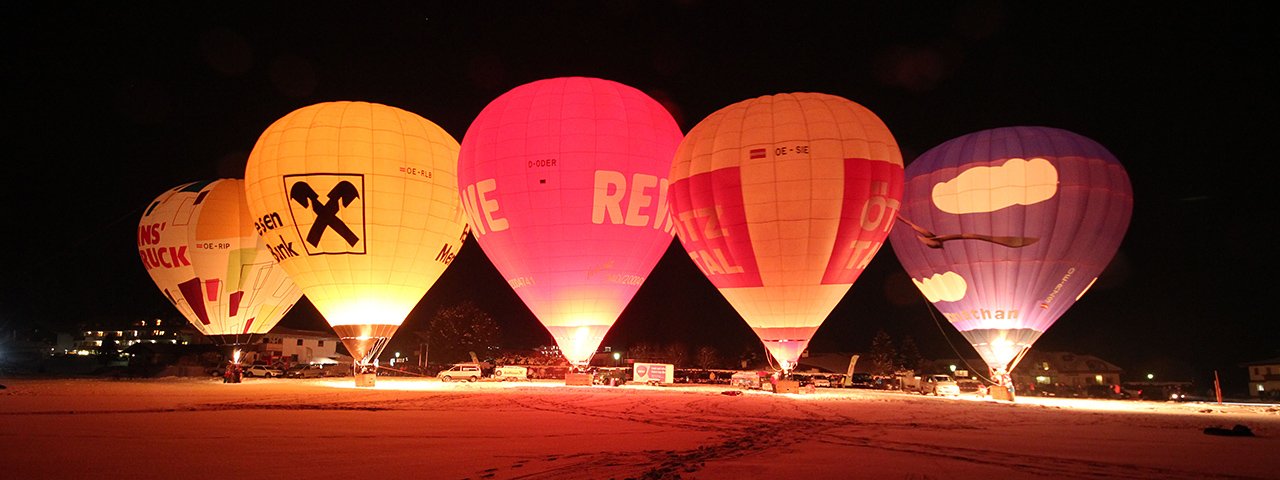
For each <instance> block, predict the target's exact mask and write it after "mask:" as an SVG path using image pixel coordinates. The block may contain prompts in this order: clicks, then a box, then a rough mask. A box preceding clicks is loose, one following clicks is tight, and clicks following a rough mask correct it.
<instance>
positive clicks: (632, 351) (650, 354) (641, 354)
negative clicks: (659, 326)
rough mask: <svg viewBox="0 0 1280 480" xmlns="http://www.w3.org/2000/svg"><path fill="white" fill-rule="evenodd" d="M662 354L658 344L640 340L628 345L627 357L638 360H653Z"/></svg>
mask: <svg viewBox="0 0 1280 480" xmlns="http://www.w3.org/2000/svg"><path fill="white" fill-rule="evenodd" d="M659 355H661V352H659V351H658V346H657V345H654V344H652V343H649V342H640V343H637V344H634V345H631V346H630V347H627V357H628V358H631V359H632V360H635V361H637V362H652V361H654V360H656V359H657V358H658V356H659Z"/></svg>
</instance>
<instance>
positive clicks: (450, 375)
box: [436, 363, 484, 382]
mask: <svg viewBox="0 0 1280 480" xmlns="http://www.w3.org/2000/svg"><path fill="white" fill-rule="evenodd" d="M483 376H484V374H483V373H482V371H481V370H480V365H479V364H475V363H459V364H457V365H454V366H452V367H449V369H448V370H445V371H443V372H440V374H439V375H436V377H438V378H439V379H440V381H441V382H452V381H454V380H458V381H464V380H465V381H468V382H474V381H476V380H479V379H480V378H481V377H483Z"/></svg>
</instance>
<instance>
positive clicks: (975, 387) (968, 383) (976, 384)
mask: <svg viewBox="0 0 1280 480" xmlns="http://www.w3.org/2000/svg"><path fill="white" fill-rule="evenodd" d="M956 387H957V388H959V389H960V393H978V392H980V391H982V387H983V385H982V382H981V381H978V380H974V379H972V378H966V379H964V380H956Z"/></svg>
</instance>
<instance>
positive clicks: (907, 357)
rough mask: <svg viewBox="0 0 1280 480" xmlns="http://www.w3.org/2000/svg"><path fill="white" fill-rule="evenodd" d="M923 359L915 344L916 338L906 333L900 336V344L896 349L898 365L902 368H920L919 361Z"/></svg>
mask: <svg viewBox="0 0 1280 480" xmlns="http://www.w3.org/2000/svg"><path fill="white" fill-rule="evenodd" d="M923 361H924V359H923V358H922V357H921V356H920V348H919V347H917V346H916V340H915V339H914V338H911V335H907V336H905V337H903V338H902V345H901V347H899V351H898V365H900V366H901V367H902V369H904V370H916V371H919V370H920V363H921V362H923Z"/></svg>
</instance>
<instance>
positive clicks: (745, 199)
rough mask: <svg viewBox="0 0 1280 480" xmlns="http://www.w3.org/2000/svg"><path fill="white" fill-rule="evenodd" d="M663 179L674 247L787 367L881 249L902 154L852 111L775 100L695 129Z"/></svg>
mask: <svg viewBox="0 0 1280 480" xmlns="http://www.w3.org/2000/svg"><path fill="white" fill-rule="evenodd" d="M671 182H672V183H671V210H672V215H673V216H674V217H675V220H676V225H677V234H678V235H679V237H680V242H681V244H682V245H683V246H684V248H685V250H687V251H688V252H689V256H690V257H691V258H692V259H693V261H694V263H695V264H697V266H698V268H699V269H700V270H702V273H703V274H705V275H706V276H707V278H708V279H710V280H711V283H713V284H714V285H715V286H716V288H718V289H719V290H720V293H722V294H723V295H724V297H725V299H727V300H728V301H729V303H730V304H732V305H733V306H734V308H735V309H737V311H738V313H739V314H741V315H742V318H743V319H744V320H746V322H747V324H748V325H750V326H751V328H752V329H753V330H754V331H755V332H756V334H757V335H759V337H760V339H761V340H762V341H763V342H764V344H765V347H766V348H767V349H768V350H769V353H771V354H772V355H773V357H774V358H776V359H778V361H779V362H780V363H782V368H783V369H784V370H790V369H791V368H792V367H794V366H795V364H796V361H797V359H799V357H800V354H801V353H802V352H803V351H804V349H805V347H806V346H807V345H808V343H809V340H810V339H811V338H812V337H813V333H814V332H815V331H816V330H817V329H818V326H820V325H821V324H822V322H823V320H824V319H826V317H827V315H828V314H830V313H831V310H832V309H833V308H835V305H836V303H838V302H839V301H840V299H841V298H842V297H843V296H844V295H845V293H846V292H848V290H849V288H850V286H852V285H853V282H854V281H855V280H857V278H858V275H859V274H861V273H862V270H863V268H864V267H866V265H867V263H868V262H870V261H871V258H872V257H873V256H874V255H875V253H876V252H877V251H878V250H879V249H880V246H881V245H882V244H883V243H884V239H885V236H886V235H887V234H888V231H889V229H890V228H891V226H892V225H893V218H894V215H896V214H897V210H898V203H899V200H900V199H901V197H902V156H901V154H900V153H899V152H898V147H897V143H896V142H895V141H894V139H893V136H892V135H891V134H890V133H889V129H888V128H887V127H885V125H884V123H883V122H881V121H880V119H879V118H877V117H876V115H875V114H873V113H872V112H871V111H870V110H867V109H866V108H864V107H862V106H861V105H858V104H856V103H854V102H851V101H849V100H846V99H844V98H840V97H837V96H833V95H826V94H820V93H793V94H780V95H772V96H765V97H759V98H755V99H751V100H746V101H743V102H739V103H736V104H733V105H730V106H728V107H725V108H723V109H721V110H719V111H717V112H715V113H713V114H711V115H710V116H709V117H707V118H706V119H705V120H703V121H702V122H701V123H699V124H698V125H697V126H696V127H694V128H693V130H692V131H690V132H689V135H688V136H686V138H685V140H684V142H682V143H681V144H680V149H679V151H678V152H677V154H676V158H675V161H674V162H673V164H672V166H671Z"/></svg>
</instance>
